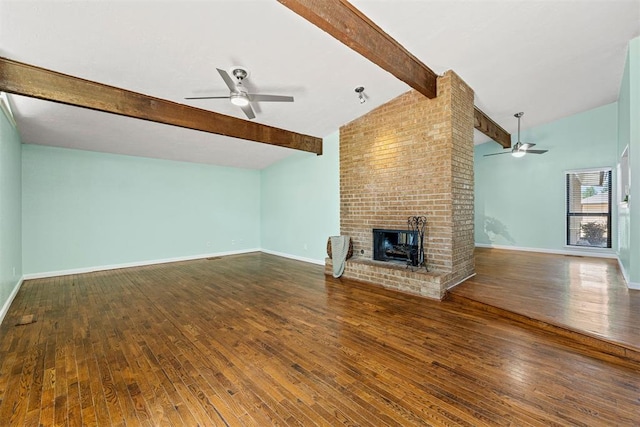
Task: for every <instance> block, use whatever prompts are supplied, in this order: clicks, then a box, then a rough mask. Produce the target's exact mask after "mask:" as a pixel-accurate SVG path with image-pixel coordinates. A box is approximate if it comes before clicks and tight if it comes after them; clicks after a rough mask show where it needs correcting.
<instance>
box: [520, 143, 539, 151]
mask: <svg viewBox="0 0 640 427" xmlns="http://www.w3.org/2000/svg"><path fill="white" fill-rule="evenodd" d="M535 145H536V144H534V143H532V142H521V143H520V150H528V149H529V148H533V146H535Z"/></svg>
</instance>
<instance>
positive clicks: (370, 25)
mask: <svg viewBox="0 0 640 427" xmlns="http://www.w3.org/2000/svg"><path fill="white" fill-rule="evenodd" d="M278 2H280V3H281V4H283V5H284V6H286V7H287V8H289V9H291V10H292V11H293V12H295V13H296V14H298V15H300V16H301V17H302V18H304V19H306V20H307V21H309V22H310V23H312V24H313V25H315V26H317V27H318V28H320V29H322V30H324V31H325V32H327V33H328V34H329V35H331V36H332V37H334V38H335V39H337V40H338V41H340V42H341V43H343V44H345V45H346V46H348V47H350V48H351V49H353V50H355V51H356V52H358V53H359V54H360V55H362V56H364V57H365V58H367V59H368V60H370V61H371V62H373V63H375V64H376V65H378V66H379V67H381V68H383V69H384V70H386V71H388V72H389V73H391V74H393V75H394V76H395V77H397V78H398V79H400V80H402V81H403V82H405V83H406V84H408V85H409V86H411V87H412V88H413V89H415V90H416V91H418V92H420V93H421V94H423V95H424V96H426V97H428V98H435V97H436V96H437V79H438V76H437V74H436V73H434V72H433V71H432V70H431V69H430V68H429V67H427V66H426V65H425V64H424V63H422V62H421V61H420V60H419V59H418V58H416V57H415V56H413V55H412V54H411V53H410V52H409V51H408V50H407V49H405V48H404V46H402V45H401V44H400V43H398V42H397V41H396V40H395V39H393V38H392V37H391V36H390V35H388V34H387V33H385V32H384V31H383V30H382V29H381V28H380V27H378V26H377V25H376V24H375V23H374V22H373V21H371V19H369V18H368V17H367V16H365V15H364V14H363V13H362V12H360V11H359V10H358V9H356V7H355V6H353V5H352V4H351V3H349V2H348V1H346V0H278ZM474 116H475V128H476V129H478V130H479V131H480V132H482V133H484V134H485V135H487V136H488V137H489V138H492V139H494V140H495V141H496V142H498V143H499V144H500V145H502V146H503V147H506V148H509V147H511V135H510V134H509V133H508V132H507V131H506V130H504V129H503V128H502V127H500V126H499V125H498V124H497V123H496V122H494V121H493V120H491V118H490V117H488V116H487V115H486V114H484V113H483V112H482V111H480V110H478V109H477V108H476V109H475V113H474ZM505 144H508V145H505Z"/></svg>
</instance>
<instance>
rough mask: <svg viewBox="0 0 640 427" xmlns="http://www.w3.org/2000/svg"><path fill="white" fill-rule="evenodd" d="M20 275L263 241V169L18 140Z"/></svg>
mask: <svg viewBox="0 0 640 427" xmlns="http://www.w3.org/2000/svg"><path fill="white" fill-rule="evenodd" d="M22 177H23V257H24V271H25V273H29V274H34V273H41V272H53V271H61V270H68V269H78V268H90V267H96V266H108V265H117V264H123V263H125V264H126V263H135V262H142V261H148V260H160V259H167V258H174V257H185V256H196V255H204V254H210V253H220V252H227V251H240V250H244V249H253V248H259V247H260V241H259V239H260V172H259V171H254V170H243V169H235V168H225V167H217V166H210V165H202V164H193V163H182V162H172V161H166V160H157V159H147V158H140V157H129V156H122V155H112V154H103V153H95V152H88V151H79V150H69V149H63V148H53V147H45V146H37V145H23V151H22Z"/></svg>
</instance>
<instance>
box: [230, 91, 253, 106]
mask: <svg viewBox="0 0 640 427" xmlns="http://www.w3.org/2000/svg"><path fill="white" fill-rule="evenodd" d="M229 98H230V99H231V103H232V104H233V105H237V106H238V107H246V106H247V105H249V98H247V95H246V94H244V93H242V92H240V93H232V94H231V96H229Z"/></svg>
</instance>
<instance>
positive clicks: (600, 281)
mask: <svg viewBox="0 0 640 427" xmlns="http://www.w3.org/2000/svg"><path fill="white" fill-rule="evenodd" d="M475 255H476V273H477V274H476V276H475V277H473V278H472V279H470V280H468V281H466V282H464V283H462V284H460V285H459V286H457V287H455V288H453V290H452V291H451V292H450V294H451V296H452V299H454V300H456V301H459V302H465V300H472V301H477V302H480V303H481V304H484V305H486V306H487V307H495V308H498V309H502V310H506V311H509V312H511V313H516V314H518V315H521V316H524V317H526V318H530V319H534V321H535V322H537V324H538V326H541V327H544V325H541V324H540V322H544V323H546V324H548V325H551V326H557V327H560V328H563V329H565V330H567V331H568V333H567V335H571V333H572V332H577V333H579V334H581V335H583V336H582V337H581V336H577V335H576V334H573V336H574V337H575V338H576V339H578V340H582V341H585V340H586V337H593V338H596V339H597V340H598V341H600V342H597V341H593V340H592V341H590V342H592V344H593V345H596V346H598V345H599V346H601V347H602V349H603V350H604V351H607V352H610V353H613V354H619V355H623V356H626V357H633V358H635V359H636V360H638V361H640V291H638V290H630V289H628V288H627V286H626V284H625V282H624V278H623V277H622V274H621V273H620V270H619V267H618V264H617V261H616V260H613V259H605V258H592V257H576V256H563V255H552V254H543V253H534V252H521V251H508V250H500V249H489V248H477V249H476V253H475ZM467 302H468V301H467ZM496 312H498V313H501V314H503V315H504V314H506V313H505V312H504V311H496ZM525 321H526V319H525ZM553 330H554V331H555V332H559V333H563V331H561V330H558V329H557V328H555V329H553ZM616 347H619V348H616Z"/></svg>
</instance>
